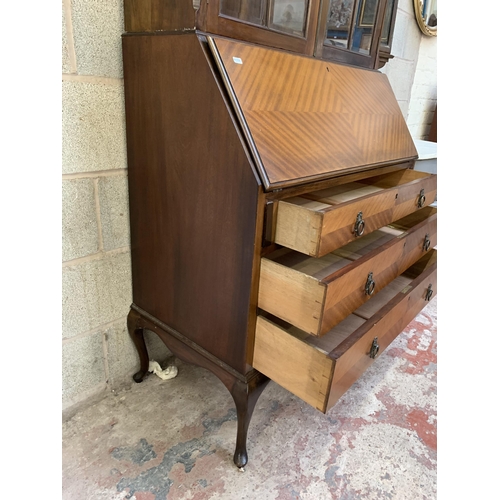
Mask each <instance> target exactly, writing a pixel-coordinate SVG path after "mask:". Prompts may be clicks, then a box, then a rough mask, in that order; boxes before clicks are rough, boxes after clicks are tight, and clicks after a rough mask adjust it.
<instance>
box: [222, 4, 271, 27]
mask: <svg viewBox="0 0 500 500" xmlns="http://www.w3.org/2000/svg"><path fill="white" fill-rule="evenodd" d="M266 3H267V2H266V0H221V3H220V13H221V14H223V15H225V16H229V17H234V18H235V19H239V20H241V21H247V22H249V23H252V24H258V25H260V26H262V25H263V24H264V19H265V14H266Z"/></svg>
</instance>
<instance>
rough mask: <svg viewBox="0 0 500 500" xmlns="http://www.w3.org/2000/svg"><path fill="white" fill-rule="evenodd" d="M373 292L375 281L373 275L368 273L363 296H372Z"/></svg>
mask: <svg viewBox="0 0 500 500" xmlns="http://www.w3.org/2000/svg"><path fill="white" fill-rule="evenodd" d="M374 291H375V280H374V279H373V273H368V278H367V279H366V284H365V295H373V292H374Z"/></svg>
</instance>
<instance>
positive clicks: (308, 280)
mask: <svg viewBox="0 0 500 500" xmlns="http://www.w3.org/2000/svg"><path fill="white" fill-rule="evenodd" d="M436 245H437V209H436V208H433V207H425V208H423V209H421V210H418V211H417V212H415V213H413V214H410V215H408V216H406V217H404V218H403V219H400V220H398V221H396V222H395V223H393V224H392V225H389V226H385V227H382V228H380V229H377V230H375V231H373V232H372V233H370V234H368V235H366V236H362V237H360V238H358V239H357V240H355V241H353V242H351V243H349V244H347V245H345V246H343V247H342V248H340V249H338V250H335V251H334V252H331V253H329V254H327V255H324V256H323V257H320V258H314V257H309V256H306V255H304V254H301V253H298V252H295V251H293V250H290V249H288V248H281V249H279V250H276V251H274V252H272V253H270V254H268V255H266V257H263V258H262V260H261V271H260V283H259V297H258V306H259V307H260V308H261V309H263V310H265V311H267V312H268V313H271V314H272V315H274V316H277V317H278V318H281V319H282V320H284V321H287V322H288V323H291V324H292V325H294V326H296V327H298V328H300V329H301V330H304V331H305V332H306V333H309V334H311V335H318V336H321V335H324V334H325V333H326V332H328V331H329V330H330V329H331V328H333V327H334V326H335V325H337V324H339V323H340V322H341V321H342V320H343V319H344V318H346V317H347V316H348V315H349V314H351V313H352V312H353V311H354V310H355V309H357V308H358V307H360V306H361V305H362V304H363V303H365V302H367V301H369V300H373V298H374V297H375V296H376V295H377V294H378V293H379V292H380V290H382V289H383V288H384V287H385V286H386V285H388V284H389V283H390V282H391V281H392V280H394V279H395V278H396V277H397V276H399V275H400V274H401V273H403V272H404V271H405V270H406V269H408V268H409V267H410V266H411V265H412V264H414V263H415V262H416V261H417V260H419V259H420V258H421V257H422V256H423V255H424V254H425V253H427V252H429V251H430V249H431V248H432V247H435V246H436Z"/></svg>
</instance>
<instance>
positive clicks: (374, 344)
mask: <svg viewBox="0 0 500 500" xmlns="http://www.w3.org/2000/svg"><path fill="white" fill-rule="evenodd" d="M379 350H380V346H379V345H378V337H375V338H374V339H373V342H372V347H371V349H370V358H372V359H375V356H377V354H378V351H379Z"/></svg>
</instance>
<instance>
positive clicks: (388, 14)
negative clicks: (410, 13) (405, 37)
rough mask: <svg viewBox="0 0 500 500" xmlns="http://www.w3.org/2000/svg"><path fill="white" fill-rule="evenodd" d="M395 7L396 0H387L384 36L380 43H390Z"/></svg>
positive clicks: (383, 28)
mask: <svg viewBox="0 0 500 500" xmlns="http://www.w3.org/2000/svg"><path fill="white" fill-rule="evenodd" d="M393 8H394V0H387V7H386V8H385V16H384V24H383V25H382V36H381V38H380V43H383V44H388V43H389V35H390V29H391V22H392V9H393Z"/></svg>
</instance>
